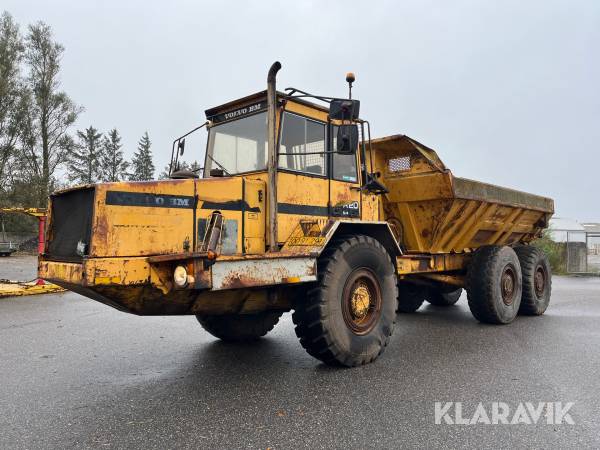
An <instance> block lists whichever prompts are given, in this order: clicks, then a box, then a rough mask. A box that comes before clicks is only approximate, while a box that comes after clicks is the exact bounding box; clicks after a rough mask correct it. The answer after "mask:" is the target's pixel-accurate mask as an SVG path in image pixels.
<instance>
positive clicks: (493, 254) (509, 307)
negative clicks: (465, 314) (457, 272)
mask: <svg viewBox="0 0 600 450" xmlns="http://www.w3.org/2000/svg"><path fill="white" fill-rule="evenodd" d="M521 290H522V276H521V264H520V263H519V258H518V257H517V254H516V253H515V251H514V250H513V249H512V248H510V247H498V246H485V247H481V248H479V249H478V250H477V251H476V252H475V254H474V255H473V259H472V260H471V264H470V266H469V270H468V273H467V297H468V300H469V308H470V309H471V313H473V316H475V318H476V319H477V320H479V321H480V322H484V323H492V324H507V323H510V322H512V321H513V320H514V319H515V317H516V315H517V313H518V312H519V307H520V305H521Z"/></svg>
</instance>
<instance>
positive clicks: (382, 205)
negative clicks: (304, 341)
mask: <svg viewBox="0 0 600 450" xmlns="http://www.w3.org/2000/svg"><path fill="white" fill-rule="evenodd" d="M267 100H268V99H267V95H266V92H261V93H257V94H255V95H253V96H249V97H246V98H244V99H241V100H239V101H237V102H230V103H227V104H225V105H223V106H221V107H217V108H212V109H211V110H209V111H207V117H208V118H209V119H210V122H209V125H208V128H209V133H211V134H210V135H209V151H215V152H216V151H217V150H212V149H213V147H214V148H215V149H216V148H217V147H218V146H219V145H228V144H227V142H229V141H228V140H226V139H225V138H220V139H221V140H220V141H219V138H218V136H219V134H218V133H219V130H228V131H227V133H230V134H228V135H227V139H229V140H231V138H230V136H231V133H234V132H236V133H246V134H239V135H238V136H237V137H235V139H237V141H236V152H237V151H238V147H239V148H246V149H253V150H252V151H257V152H258V157H257V158H258V159H257V162H256V163H255V164H254V165H252V166H251V167H249V170H243V171H241V172H239V173H225V174H223V173H221V174H215V175H214V176H212V175H210V174H209V173H205V175H204V178H200V179H198V178H192V177H190V178H187V179H170V180H162V181H149V182H120V183H100V184H96V185H90V186H82V187H78V188H74V189H70V190H65V191H61V192H58V193H56V194H54V195H53V196H52V197H51V200H50V209H49V211H50V215H49V223H48V226H47V230H46V234H47V236H46V237H47V239H46V247H45V250H44V253H43V254H42V255H41V256H40V262H39V275H40V277H41V278H44V279H47V280H49V281H51V282H53V283H55V284H58V285H60V286H63V287H65V288H67V289H70V290H73V291H75V292H78V293H80V294H82V295H85V296H87V297H90V298H93V299H95V300H98V301H100V302H102V303H105V304H107V305H110V306H113V307H115V308H118V309H120V310H123V311H127V312H130V313H134V314H140V315H157V314H199V315H202V314H211V315H219V314H252V313H256V312H260V311H269V310H273V311H287V310H290V309H291V307H292V303H293V301H295V300H297V301H302V298H303V295H304V293H305V292H306V287H307V286H308V285H309V284H310V283H315V282H316V281H317V279H318V260H319V256H320V255H321V254H322V253H323V251H324V250H325V249H326V248H327V246H328V245H329V243H330V242H332V241H333V240H334V238H335V237H336V236H340V235H344V236H347V235H350V234H360V235H367V236H371V237H372V238H374V239H376V240H378V241H379V242H380V243H382V245H383V246H384V247H385V248H386V249H387V250H388V252H389V253H390V255H392V257H393V261H394V262H395V266H396V269H397V276H398V278H400V279H409V280H414V281H415V282H419V283H442V284H444V285H452V286H457V287H462V286H464V284H465V280H464V277H465V273H466V269H467V267H468V264H469V261H470V258H471V255H472V253H473V251H474V250H476V249H477V248H479V247H481V246H484V245H508V246H511V245H515V244H517V243H528V242H530V241H532V240H533V239H534V238H535V237H536V236H539V235H540V234H541V232H542V230H543V229H544V228H546V227H547V226H548V220H549V218H550V216H551V215H552V213H553V210H554V207H553V201H552V200H550V199H547V198H544V197H539V196H536V195H531V194H526V193H523V192H519V191H515V190H511V189H505V188H500V187H497V186H493V185H489V184H485V183H479V182H475V181H471V180H467V179H463V178H458V177H455V176H454V175H453V174H452V173H451V171H450V170H448V169H447V168H446V167H445V165H444V164H443V162H442V161H441V159H440V158H439V157H438V155H437V153H436V152H435V151H434V150H432V149H430V148H428V147H426V146H424V145H422V144H420V143H419V142H417V141H415V140H413V139H411V138H409V137H407V136H404V135H395V136H389V137H385V138H381V139H375V140H372V141H370V142H369V141H368V140H367V139H366V138H365V139H364V140H363V141H364V142H363V143H362V144H361V145H360V148H361V149H362V151H357V152H356V153H355V154H353V156H351V157H350V158H348V159H347V160H346V161H345V162H344V164H345V165H346V166H347V167H355V169H354V173H352V172H351V171H350V172H349V171H348V169H346V172H344V175H343V176H339V177H336V175H335V170H334V171H333V175H332V172H331V171H330V168H331V164H332V161H334V163H335V161H336V160H334V159H330V157H329V156H327V157H326V156H323V157H320V159H319V158H316V159H314V160H313V161H311V162H310V163H308V162H306V161H304V159H302V158H300V159H299V158H296V157H295V156H296V153H293V152H292V151H291V149H295V148H308V147H309V146H312V147H311V148H317V147H318V148H320V149H322V150H323V152H324V154H325V155H328V154H329V153H325V151H326V149H330V148H332V145H333V144H332V143H333V139H334V137H335V134H334V131H332V130H333V129H334V128H335V127H336V126H338V123H339V122H337V121H335V120H332V119H330V117H329V115H328V110H327V108H324V107H322V106H317V105H313V104H311V103H309V102H306V101H305V100H304V99H295V98H293V97H292V96H289V95H286V94H282V93H277V103H276V107H274V108H275V109H274V110H273V109H269V113H271V112H273V114H274V115H273V117H274V125H273V126H274V127H275V134H274V136H276V138H275V139H274V142H275V144H276V146H277V147H276V148H278V149H279V152H280V155H281V154H284V155H285V154H287V155H288V158H287V159H286V160H284V159H280V160H279V165H280V166H279V167H278V168H275V169H273V171H272V172H269V170H270V169H269V170H268V168H267V167H266V164H267V163H266V161H267V155H266V154H265V153H261V152H262V151H263V150H262V149H265V148H267V145H271V144H268V141H269V139H268V136H267V133H266V130H265V132H261V133H262V134H261V133H258V134H257V133H254V134H252V133H251V132H249V131H247V129H246V128H244V129H243V130H242V131H232V130H234V128H235V126H237V125H236V124H238V123H239V124H241V123H242V122H236V121H241V120H248V123H250V121H251V120H255V119H256V123H257V124H259V126H265V125H264V124H265V123H266V106H265V105H266V104H267ZM261 114H265V116H264V118H263V116H261ZM294 121H296V122H297V123H300V121H306V122H305V123H304V122H303V123H304V125H302V126H304V127H305V128H304V130H309V129H310V130H312V131H311V132H312V133H313V135H315V136H317V138H318V139H319V140H316V141H314V142H307V141H306V140H305V141H303V145H304V147H300V146H298V145H296V144H295V143H294V142H295V141H294V139H298V136H301V138H302V139H308V138H306V136H308V135H309V132H308V131H305V132H303V133H304V134H299V133H296V134H293V133H292V132H291V131H288V130H287V129H286V126H289V127H291V126H292V124H293V123H294ZM358 123H362V122H360V121H358ZM227 127H229V128H227ZM310 127H312V128H310ZM238 128H240V129H241V127H238ZM235 129H236V130H237V128H235ZM321 129H322V130H323V131H321ZM223 133H224V132H223ZM255 135H256V136H258V137H254V136H255ZM302 136H304V137H302ZM318 136H322V137H318ZM363 136H364V134H363ZM250 138H252V139H255V141H256V145H254V147H252V146H249V144H248V141H249V140H250ZM317 138H315V139H317ZM238 141H239V142H241V143H243V145H244V146H245V147H242V146H241V144H240V146H237V143H238ZM219 142H220V144H219ZM211 146H213V147H211ZM319 146H320V147H319ZM284 148H286V149H288V150H286V151H285V152H284V151H283V149H284ZM246 151H250V150H246ZM327 151H329V150H327ZM330 153H332V152H330ZM307 155H308V154H307ZM219 156H220V155H219ZM220 158H221V160H222V161H225V160H226V158H227V157H226V156H220ZM331 158H333V157H331ZM217 159H218V158H217ZM305 159H308V158H305ZM263 161H265V163H264V165H262V164H263V163H262V162H263ZM299 161H300V162H299ZM302 161H304V162H302ZM241 163H244V164H246V162H245V161H241ZM284 163H285V164H284ZM300 163H302V164H304V165H303V166H298V164H300ZM362 163H364V169H363V170H362V171H361V167H362ZM206 164H211V163H210V161H209V160H208V159H207V162H206V163H205V165H206ZM237 164H238V162H237V160H236V165H237ZM269 164H270V163H269ZM293 164H297V166H293ZM335 164H337V163H335ZM339 164H340V165H341V164H342V163H339ZM269 167H270V168H271V166H269ZM298 167H300V168H302V170H304V172H303V171H302V170H299V169H298ZM214 168H215V166H213V169H214ZM229 170H230V171H231V172H234V171H233V169H231V168H229ZM366 171H368V172H369V173H372V174H376V175H374V176H375V177H376V178H377V181H378V182H379V183H380V185H382V186H383V187H384V188H385V190H387V192H383V191H381V190H380V191H379V192H374V191H372V190H369V189H367V188H366V184H367V174H366ZM205 172H208V171H205ZM210 172H211V173H214V171H210ZM269 174H271V175H272V177H270V175H269ZM273 180H274V181H273ZM273 183H276V184H273ZM273 186H275V187H276V191H275V190H273V191H272V192H270V189H274V187H273ZM270 198H271V199H276V206H275V205H273V204H272V200H271V201H270V200H269V199H270ZM274 208H276V209H274ZM271 213H276V215H275V216H274V217H275V218H276V227H275V229H274V230H273V229H272V228H271V227H272V226H273V224H274V222H275V221H274V220H273V218H272V217H270V214H271ZM215 214H216V216H215ZM215 217H216V219H215ZM216 220H218V221H219V222H218V229H219V247H218V249H210V246H209V243H208V239H209V238H210V236H209V235H210V233H212V232H213V231H214V229H213V228H211V227H212V226H213V224H214V223H215V221H216ZM275 240H276V242H274V241H275ZM213 250H216V251H213ZM211 252H212V253H211ZM179 268H180V269H179ZM177 270H179V271H180V272H179V273H183V274H184V275H183V276H184V277H187V278H184V279H183V283H181V284H179V285H177V284H176V282H175V277H176V271H177Z"/></svg>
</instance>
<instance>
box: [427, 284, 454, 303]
mask: <svg viewBox="0 0 600 450" xmlns="http://www.w3.org/2000/svg"><path fill="white" fill-rule="evenodd" d="M462 291H463V290H462V288H458V289H456V290H454V291H450V292H447V291H443V290H441V289H435V288H432V289H429V291H428V292H427V298H426V300H427V301H428V302H429V303H430V304H432V305H435V306H452V305H454V304H455V303H456V302H457V301H458V299H459V298H460V296H461V295H462Z"/></svg>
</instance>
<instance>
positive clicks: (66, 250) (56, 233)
mask: <svg viewBox="0 0 600 450" xmlns="http://www.w3.org/2000/svg"><path fill="white" fill-rule="evenodd" d="M93 211H94V189H93V188H84V189H78V190H74V191H69V192H65V193H63V194H58V195H55V196H53V197H52V211H51V214H52V218H51V220H52V222H51V225H50V226H51V229H50V233H49V239H48V247H47V249H48V251H47V253H48V254H49V255H50V256H54V257H59V258H63V259H81V256H82V255H81V254H78V252H77V245H78V243H80V242H82V243H83V244H84V247H83V250H84V251H83V254H84V255H87V252H88V250H89V246H90V238H91V235H92V214H93Z"/></svg>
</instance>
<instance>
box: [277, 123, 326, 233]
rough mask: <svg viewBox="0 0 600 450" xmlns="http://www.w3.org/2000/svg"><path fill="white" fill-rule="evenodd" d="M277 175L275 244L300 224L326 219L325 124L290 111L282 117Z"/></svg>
mask: <svg viewBox="0 0 600 450" xmlns="http://www.w3.org/2000/svg"><path fill="white" fill-rule="evenodd" d="M282 120H283V122H282V125H281V133H280V137H279V161H278V166H279V167H278V172H277V211H278V217H277V224H278V237H277V241H278V242H280V243H283V242H285V241H286V240H287V239H288V237H289V236H290V234H291V233H292V231H293V230H294V228H295V227H296V226H297V225H298V223H299V222H300V221H301V220H315V219H325V220H326V219H327V218H328V216H329V182H330V180H329V169H328V166H329V161H328V158H327V153H326V148H327V145H326V143H327V124H326V123H325V122H321V121H317V120H313V119H311V118H308V117H305V116H303V115H300V114H296V113H292V112H290V111H286V112H284V114H283V116H282Z"/></svg>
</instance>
